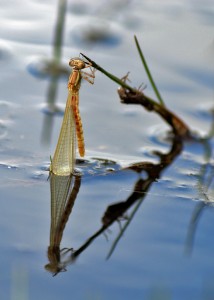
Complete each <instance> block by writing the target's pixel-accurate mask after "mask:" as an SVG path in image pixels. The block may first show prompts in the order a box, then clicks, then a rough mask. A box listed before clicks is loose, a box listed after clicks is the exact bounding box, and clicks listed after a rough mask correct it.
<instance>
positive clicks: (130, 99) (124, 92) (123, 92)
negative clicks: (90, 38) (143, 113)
mask: <svg viewBox="0 0 214 300" xmlns="http://www.w3.org/2000/svg"><path fill="white" fill-rule="evenodd" d="M80 54H81V55H82V56H83V57H84V58H85V59H87V60H88V61H89V62H90V63H91V65H92V67H94V68H95V69H97V70H99V71H100V72H102V73H103V74H105V75H106V76H107V77H109V78H110V79H111V80H113V81H115V82H117V83H118V84H119V85H120V86H121V87H120V88H119V89H118V93H119V96H120V99H121V100H122V101H121V102H122V103H125V104H140V105H142V106H144V108H145V109H147V110H148V111H154V112H156V113H157V114H159V115H160V116H161V117H162V118H163V119H164V120H165V121H166V122H167V123H168V124H169V125H170V126H171V127H172V130H173V132H174V134H175V135H176V136H177V137H178V136H179V137H182V138H184V137H190V136H191V134H190V130H189V127H188V126H187V125H186V124H185V123H184V122H183V121H182V120H181V119H180V118H179V117H178V116H176V115H175V114H174V113H173V112H171V111H170V110H168V109H167V108H166V107H165V106H163V105H160V104H158V103H157V102H156V101H154V100H153V99H151V98H149V97H147V96H146V95H145V94H144V93H142V92H140V91H139V90H137V89H135V88H132V87H130V86H129V85H128V84H127V83H126V82H125V80H124V79H119V78H117V77H116V76H114V75H113V74H111V73H109V72H107V71H106V70H105V69H103V68H102V67H100V66H99V65H97V64H96V63H95V62H94V61H93V60H91V59H90V58H89V57H87V56H86V55H84V54H83V53H80Z"/></svg>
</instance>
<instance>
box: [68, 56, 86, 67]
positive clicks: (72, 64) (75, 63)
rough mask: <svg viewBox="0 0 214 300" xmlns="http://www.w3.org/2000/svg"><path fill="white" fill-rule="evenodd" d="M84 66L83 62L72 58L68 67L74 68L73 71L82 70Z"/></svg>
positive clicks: (77, 58)
mask: <svg viewBox="0 0 214 300" xmlns="http://www.w3.org/2000/svg"><path fill="white" fill-rule="evenodd" d="M85 64H86V63H85V62H84V60H82V59H81V58H79V57H74V58H72V59H71V60H70V61H69V66H70V67H72V68H74V69H77V70H81V69H84V68H85Z"/></svg>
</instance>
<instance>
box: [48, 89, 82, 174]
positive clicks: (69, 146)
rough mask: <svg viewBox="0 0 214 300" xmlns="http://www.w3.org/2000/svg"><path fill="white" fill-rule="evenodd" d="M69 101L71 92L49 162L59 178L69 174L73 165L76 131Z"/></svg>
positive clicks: (69, 94)
mask: <svg viewBox="0 0 214 300" xmlns="http://www.w3.org/2000/svg"><path fill="white" fill-rule="evenodd" d="M73 97H75V95H73ZM71 99H72V92H71V91H69V92H68V98H67V103H66V108H65V113H64V117H63V121H62V126H61V130H60V134H59V139H58V143H57V146H56V150H55V153H54V156H53V159H52V162H51V171H52V172H53V173H54V174H56V175H61V176H65V175H69V174H71V173H72V172H73V170H74V165H75V157H76V155H75V154H76V142H75V141H76V129H75V120H74V115H73V109H72V106H71Z"/></svg>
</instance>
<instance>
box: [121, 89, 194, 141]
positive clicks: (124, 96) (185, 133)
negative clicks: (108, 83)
mask: <svg viewBox="0 0 214 300" xmlns="http://www.w3.org/2000/svg"><path fill="white" fill-rule="evenodd" d="M118 94H119V96H120V99H121V103H124V104H140V105H142V106H143V107H144V108H145V109H147V110H148V111H154V112H156V113H157V114H158V115H160V116H161V117H162V118H163V119H164V120H165V121H166V122H167V123H168V124H169V125H170V126H171V127H172V130H173V133H174V134H175V135H176V136H179V137H182V138H185V137H186V138H187V137H190V136H191V133H190V130H189V127H188V126H187V125H186V124H185V123H184V122H183V121H182V120H181V119H180V118H179V117H178V116H176V115H175V114H174V113H173V112H171V111H170V110H168V109H167V108H166V107H165V106H163V105H160V104H159V103H157V102H155V101H153V100H152V99H150V98H149V97H147V96H146V95H145V94H144V93H142V92H140V91H138V92H135V93H132V92H130V91H128V90H126V89H124V88H123V87H120V88H119V89H118Z"/></svg>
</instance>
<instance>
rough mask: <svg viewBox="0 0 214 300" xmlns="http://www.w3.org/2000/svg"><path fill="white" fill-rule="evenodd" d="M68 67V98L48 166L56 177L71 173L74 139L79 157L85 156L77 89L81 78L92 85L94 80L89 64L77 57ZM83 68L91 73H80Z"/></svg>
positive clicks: (74, 150) (72, 168)
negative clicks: (69, 69) (69, 72)
mask: <svg viewBox="0 0 214 300" xmlns="http://www.w3.org/2000/svg"><path fill="white" fill-rule="evenodd" d="M69 66H70V67H71V68H72V73H71V75H70V77H69V80H68V98H67V102H66V108H65V113H64V117H63V121H62V126H61V130H60V134H59V139H58V143H57V146H56V150H55V153H54V156H53V159H51V166H50V171H51V172H53V173H54V174H56V175H69V174H71V173H72V172H73V170H74V165H75V157H76V143H75V141H76V137H77V143H78V149H79V154H80V156H81V157H83V156H84V155H85V144H84V135H83V127H82V121H81V117H80V112H79V89H80V85H81V79H82V78H83V79H86V80H87V81H88V82H89V83H91V84H93V83H94V78H95V76H94V73H95V70H94V69H92V67H91V63H89V62H86V61H84V60H83V59H81V58H79V57H75V58H72V59H71V60H70V62H69ZM85 68H90V70H91V73H90V74H89V73H86V72H84V71H82V69H85Z"/></svg>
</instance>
